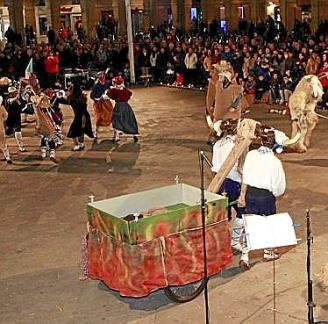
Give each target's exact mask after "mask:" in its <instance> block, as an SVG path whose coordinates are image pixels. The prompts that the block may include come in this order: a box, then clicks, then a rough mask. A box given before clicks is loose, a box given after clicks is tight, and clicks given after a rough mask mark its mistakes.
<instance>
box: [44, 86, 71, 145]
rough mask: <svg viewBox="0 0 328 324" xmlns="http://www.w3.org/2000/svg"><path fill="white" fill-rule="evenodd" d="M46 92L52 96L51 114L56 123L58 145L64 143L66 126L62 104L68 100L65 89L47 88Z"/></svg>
mask: <svg viewBox="0 0 328 324" xmlns="http://www.w3.org/2000/svg"><path fill="white" fill-rule="evenodd" d="M45 94H46V95H47V96H48V97H49V98H50V103H51V116H52V119H53V121H54V123H55V125H56V134H57V136H56V146H61V145H63V138H64V136H63V127H64V116H63V113H62V111H61V109H60V106H59V105H60V104H61V103H65V102H67V100H66V99H65V91H64V90H58V91H53V90H52V89H47V90H46V91H45Z"/></svg>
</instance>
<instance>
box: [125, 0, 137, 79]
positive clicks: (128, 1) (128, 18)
mask: <svg viewBox="0 0 328 324" xmlns="http://www.w3.org/2000/svg"><path fill="white" fill-rule="evenodd" d="M125 14H126V24H127V34H128V44H129V62H130V82H131V84H135V83H136V75H135V71H134V46H133V33H132V17H131V0H125Z"/></svg>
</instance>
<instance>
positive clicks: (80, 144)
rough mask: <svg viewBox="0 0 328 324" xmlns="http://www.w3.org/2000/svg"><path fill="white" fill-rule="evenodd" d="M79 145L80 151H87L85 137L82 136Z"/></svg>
mask: <svg viewBox="0 0 328 324" xmlns="http://www.w3.org/2000/svg"><path fill="white" fill-rule="evenodd" d="M78 145H79V147H80V151H83V150H84V149H85V145H84V136H80V137H79V138H78Z"/></svg>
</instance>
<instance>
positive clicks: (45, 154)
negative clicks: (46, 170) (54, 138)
mask: <svg viewBox="0 0 328 324" xmlns="http://www.w3.org/2000/svg"><path fill="white" fill-rule="evenodd" d="M40 151H41V158H42V160H44V159H45V158H46V157H47V147H46V146H41V148H40Z"/></svg>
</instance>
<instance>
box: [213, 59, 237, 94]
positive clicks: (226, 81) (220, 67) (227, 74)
mask: <svg viewBox="0 0 328 324" xmlns="http://www.w3.org/2000/svg"><path fill="white" fill-rule="evenodd" d="M214 68H215V69H216V70H217V73H218V79H219V81H220V82H222V84H223V87H224V88H227V87H229V85H230V84H231V83H232V79H233V75H234V73H233V68H232V66H231V64H230V63H229V62H228V61H224V60H222V61H221V62H220V64H216V65H214Z"/></svg>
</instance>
